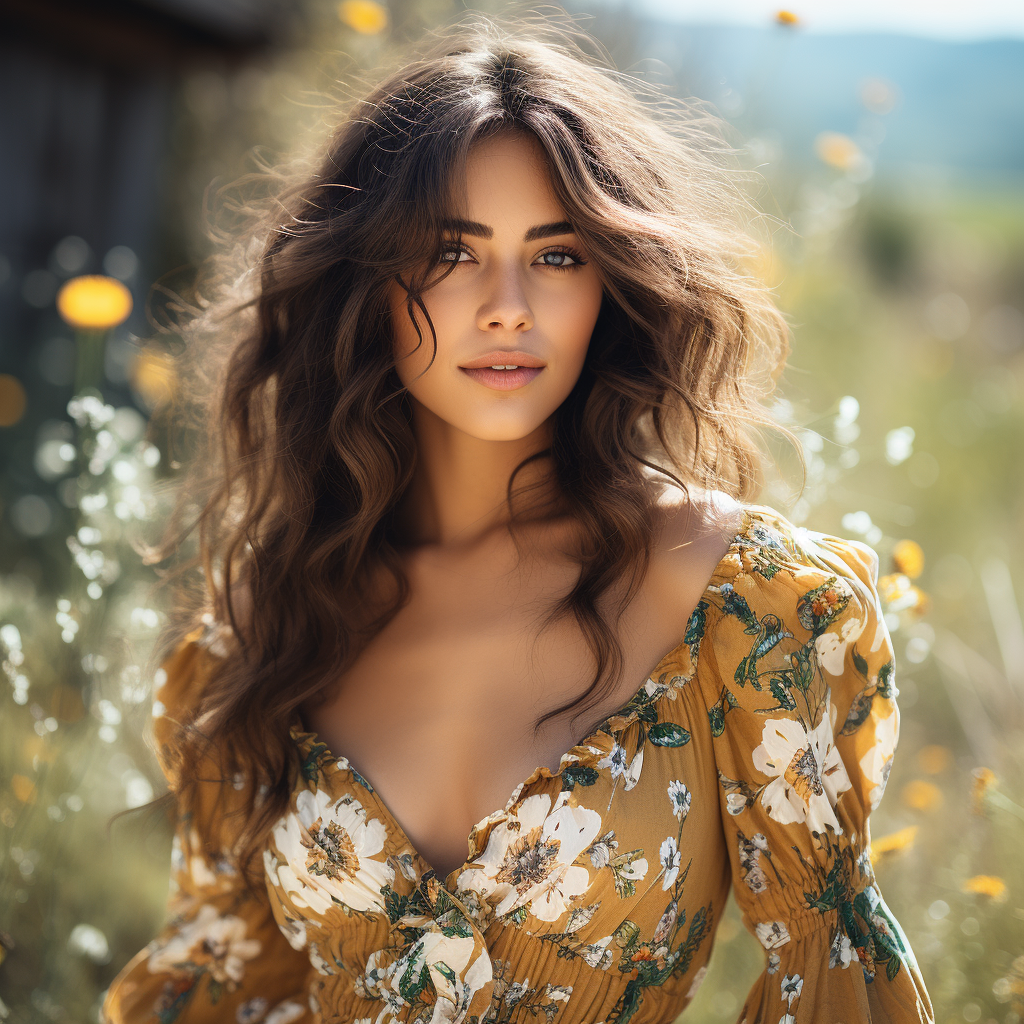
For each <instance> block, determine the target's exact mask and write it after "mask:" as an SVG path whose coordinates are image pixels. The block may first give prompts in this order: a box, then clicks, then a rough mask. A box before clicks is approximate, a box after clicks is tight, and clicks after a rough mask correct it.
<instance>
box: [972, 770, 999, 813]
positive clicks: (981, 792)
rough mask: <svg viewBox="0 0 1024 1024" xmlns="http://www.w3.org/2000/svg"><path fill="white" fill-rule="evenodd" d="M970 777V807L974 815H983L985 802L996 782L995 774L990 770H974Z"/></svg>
mask: <svg viewBox="0 0 1024 1024" xmlns="http://www.w3.org/2000/svg"><path fill="white" fill-rule="evenodd" d="M971 775H972V776H973V777H974V782H973V783H972V785H971V806H972V807H973V808H974V813H975V814H984V813H985V800H986V798H987V797H988V795H989V793H990V791H991V790H993V789H994V788H995V786H996V783H997V781H998V780H997V779H996V773H995V772H994V771H992V769H991V768H975V769H974V771H973V772H971Z"/></svg>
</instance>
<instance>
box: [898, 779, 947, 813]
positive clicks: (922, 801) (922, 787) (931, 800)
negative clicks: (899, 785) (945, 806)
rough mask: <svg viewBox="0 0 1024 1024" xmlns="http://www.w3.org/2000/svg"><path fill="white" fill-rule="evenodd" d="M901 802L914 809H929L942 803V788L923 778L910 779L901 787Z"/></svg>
mask: <svg viewBox="0 0 1024 1024" xmlns="http://www.w3.org/2000/svg"><path fill="white" fill-rule="evenodd" d="M903 802H904V803H905V804H906V805H907V807H910V808H912V809H913V810H915V811H931V810H934V809H935V808H936V807H938V806H939V805H940V804H941V803H942V790H941V789H939V787H938V786H936V785H935V784H934V783H931V782H925V780H924V779H911V781H910V782H908V783H907V784H906V785H905V786H904V787H903Z"/></svg>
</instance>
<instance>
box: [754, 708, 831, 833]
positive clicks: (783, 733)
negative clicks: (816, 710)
mask: <svg viewBox="0 0 1024 1024" xmlns="http://www.w3.org/2000/svg"><path fill="white" fill-rule="evenodd" d="M828 709H829V710H828V713H827V714H824V715H822V716H821V721H820V722H819V723H818V724H817V725H816V726H815V727H814V729H812V730H811V731H810V732H807V730H806V729H805V728H804V726H803V724H802V723H801V722H798V721H794V720H793V719H790V718H770V719H769V720H768V721H767V722H765V723H764V730H763V731H762V733H761V743H760V744H759V745H758V746H757V748H756V749H755V750H754V752H753V755H752V759H753V762H754V767H755V768H756V769H757V770H758V771H759V772H762V773H763V774H765V775H772V776H775V781H774V782H770V783H768V785H767V786H766V787H765V788H764V792H763V793H762V794H761V799H762V801H763V802H764V806H765V810H767V811H768V814H769V815H770V816H771V817H772V818H774V819H775V820H776V821H778V822H781V823H782V824H783V825H792V824H794V823H797V822H806V824H807V827H808V828H809V829H810V830H811V831H813V832H824V831H825V825H826V824H827V825H830V826H831V827H832V828H833V829H834V830H835V833H836V835H842V834H843V829H842V826H841V825H840V824H839V820H838V819H837V818H836V816H835V813H834V811H833V808H834V807H835V803H836V800H837V799H838V797H839V794H840V793H843V792H845V791H846V790H848V789H849V788H850V778H849V776H848V775H847V774H846V766H845V765H844V764H843V760H842V758H841V757H840V756H839V751H838V750H836V748H835V743H834V740H833V736H832V723H833V720H834V719H835V715H836V708H835V705H833V704H831V703H829V705H828Z"/></svg>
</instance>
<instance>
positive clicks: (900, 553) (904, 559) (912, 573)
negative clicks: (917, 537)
mask: <svg viewBox="0 0 1024 1024" xmlns="http://www.w3.org/2000/svg"><path fill="white" fill-rule="evenodd" d="M892 560H893V564H894V565H895V566H896V571H897V572H901V573H903V575H904V576H909V577H910V579H912V580H916V579H917V577H918V576H920V575H921V570H922V569H924V551H922V550H921V545H920V544H918V543H917V542H916V541H913V540H901V541H899V542H898V543H897V544H896V546H895V547H894V548H893V549H892Z"/></svg>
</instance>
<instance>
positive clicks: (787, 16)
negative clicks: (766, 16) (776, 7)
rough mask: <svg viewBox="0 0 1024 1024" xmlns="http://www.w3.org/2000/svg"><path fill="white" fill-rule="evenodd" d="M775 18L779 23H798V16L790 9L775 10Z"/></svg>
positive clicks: (788, 24)
mask: <svg viewBox="0 0 1024 1024" xmlns="http://www.w3.org/2000/svg"><path fill="white" fill-rule="evenodd" d="M775 20H776V22H778V24H780V25H787V26H791V25H799V24H800V18H799V16H798V15H796V14H794V13H793V12H792V11H776V12H775Z"/></svg>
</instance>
